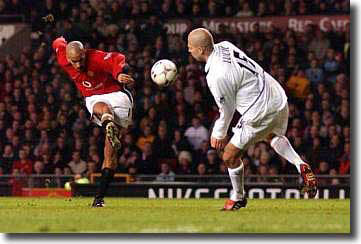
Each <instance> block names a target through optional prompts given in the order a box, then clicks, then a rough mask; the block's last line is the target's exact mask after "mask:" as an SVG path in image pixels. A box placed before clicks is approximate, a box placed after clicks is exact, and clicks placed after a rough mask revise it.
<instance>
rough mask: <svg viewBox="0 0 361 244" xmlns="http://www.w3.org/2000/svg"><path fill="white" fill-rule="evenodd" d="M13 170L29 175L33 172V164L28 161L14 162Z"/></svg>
mask: <svg viewBox="0 0 361 244" xmlns="http://www.w3.org/2000/svg"><path fill="white" fill-rule="evenodd" d="M14 169H18V170H19V172H20V173H25V174H27V175H30V174H31V173H32V172H33V162H32V161H31V160H29V159H27V160H25V162H24V163H22V162H21V160H17V161H14V164H13V171H14Z"/></svg>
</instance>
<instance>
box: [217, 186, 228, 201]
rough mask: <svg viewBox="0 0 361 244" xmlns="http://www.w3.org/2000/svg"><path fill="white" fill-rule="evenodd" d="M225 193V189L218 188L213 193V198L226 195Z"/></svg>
mask: <svg viewBox="0 0 361 244" xmlns="http://www.w3.org/2000/svg"><path fill="white" fill-rule="evenodd" d="M227 192H228V189H227V188H218V189H216V190H215V191H214V198H216V199H218V198H219V196H220V195H221V194H222V193H227Z"/></svg>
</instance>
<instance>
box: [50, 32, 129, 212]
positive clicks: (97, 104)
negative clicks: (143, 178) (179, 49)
mask: <svg viewBox="0 0 361 244" xmlns="http://www.w3.org/2000/svg"><path fill="white" fill-rule="evenodd" d="M52 46H53V49H54V51H55V52H56V56H57V60H58V63H59V65H60V66H61V67H62V69H63V70H64V71H65V72H66V73H67V74H68V75H69V76H70V77H71V79H72V80H73V81H74V83H75V85H76V87H77V88H78V90H79V91H80V92H81V94H82V95H83V97H84V98H85V102H86V107H87V109H88V111H89V112H90V114H91V120H92V121H93V122H94V123H96V124H97V125H99V126H102V128H104V130H105V135H106V138H105V147H104V162H103V166H102V176H101V181H100V185H99V188H98V190H97V193H96V195H95V199H94V202H93V205H92V206H93V207H103V206H104V196H105V193H106V190H107V188H108V185H109V183H110V182H111V181H112V180H113V176H114V170H115V168H116V165H117V158H118V157H117V151H118V149H119V148H120V139H119V136H121V134H122V131H123V130H124V129H126V128H127V127H128V126H129V125H130V124H131V118H132V108H133V98H132V95H131V93H130V92H129V91H128V90H127V89H126V88H125V85H126V84H130V83H133V82H134V79H133V78H132V77H131V76H130V75H128V74H125V71H126V69H127V64H126V62H125V56H124V55H122V54H121V53H117V52H103V51H100V50H94V49H85V48H84V47H83V44H82V43H81V42H79V41H72V42H69V43H67V41H66V40H65V39H64V38H63V37H60V38H57V39H56V40H55V41H54V42H53V45H52Z"/></svg>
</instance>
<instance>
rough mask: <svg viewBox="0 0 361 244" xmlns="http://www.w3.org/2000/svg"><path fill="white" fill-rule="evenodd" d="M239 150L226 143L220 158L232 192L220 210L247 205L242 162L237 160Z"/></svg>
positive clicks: (234, 208)
mask: <svg viewBox="0 0 361 244" xmlns="http://www.w3.org/2000/svg"><path fill="white" fill-rule="evenodd" d="M240 154H241V150H240V149H239V148H237V147H235V146H234V145H233V144H232V143H228V144H227V146H226V147H225V148H224V153H223V156H222V159H223V161H224V164H225V165H226V167H227V168H228V174H229V177H230V179H231V183H232V188H233V192H232V194H231V196H230V199H228V200H227V201H226V203H225V205H224V207H223V209H222V210H226V211H227V210H237V209H240V208H243V207H246V205H247V199H246V197H245V191H244V174H243V162H242V160H239V159H238V158H239V156H240Z"/></svg>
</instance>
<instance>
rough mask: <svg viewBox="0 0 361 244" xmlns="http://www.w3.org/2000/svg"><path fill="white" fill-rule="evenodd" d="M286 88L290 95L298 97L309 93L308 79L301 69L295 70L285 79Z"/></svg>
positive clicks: (304, 96)
mask: <svg viewBox="0 0 361 244" xmlns="http://www.w3.org/2000/svg"><path fill="white" fill-rule="evenodd" d="M287 88H288V89H289V91H290V93H291V95H292V96H293V97H296V98H298V99H304V98H306V96H307V95H308V93H309V89H310V81H309V80H308V79H307V78H306V77H305V73H304V71H303V70H298V71H296V72H295V73H294V74H293V75H292V76H291V77H290V78H289V80H288V81H287Z"/></svg>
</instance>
